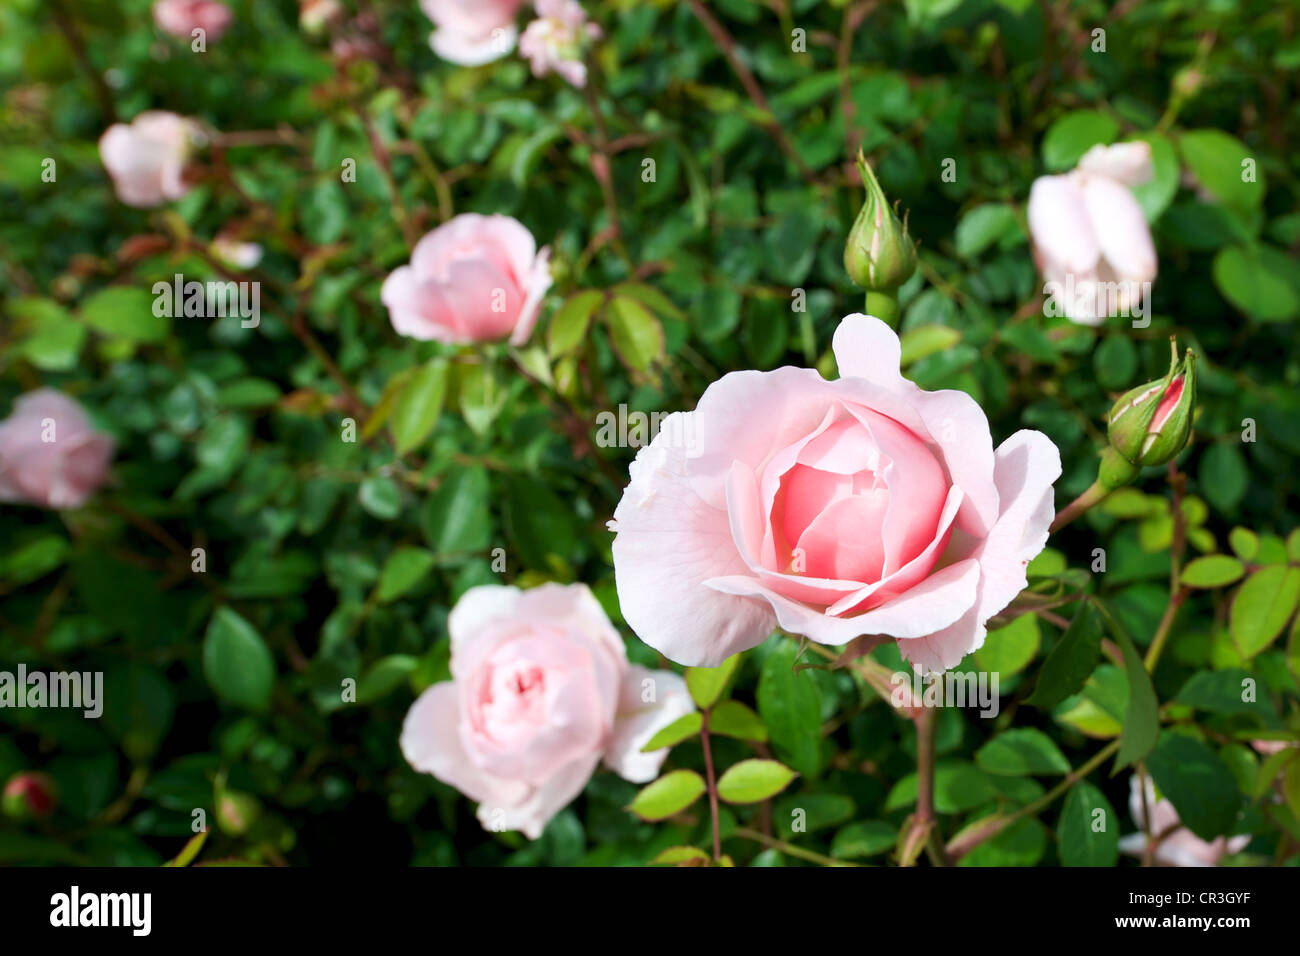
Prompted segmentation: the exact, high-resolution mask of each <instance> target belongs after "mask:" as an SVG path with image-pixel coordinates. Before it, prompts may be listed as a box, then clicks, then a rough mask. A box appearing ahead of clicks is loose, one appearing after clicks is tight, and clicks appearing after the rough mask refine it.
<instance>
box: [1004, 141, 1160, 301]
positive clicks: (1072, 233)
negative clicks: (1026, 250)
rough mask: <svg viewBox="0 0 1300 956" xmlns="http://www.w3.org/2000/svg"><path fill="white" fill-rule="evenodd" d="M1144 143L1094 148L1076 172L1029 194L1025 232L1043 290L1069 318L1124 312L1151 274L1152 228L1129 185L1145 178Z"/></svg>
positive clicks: (1044, 179)
mask: <svg viewBox="0 0 1300 956" xmlns="http://www.w3.org/2000/svg"><path fill="white" fill-rule="evenodd" d="M1151 172H1152V167H1151V147H1150V145H1148V144H1147V143H1142V142H1134V143H1120V144H1118V145H1115V146H1094V147H1093V148H1092V149H1090V150H1088V152H1087V153H1086V154H1085V155H1084V157H1083V159H1081V160H1079V165H1078V168H1076V169H1075V170H1073V171H1072V172H1070V173H1067V174H1065V175H1063V176H1041V177H1039V178H1038V179H1036V180H1034V185H1033V188H1032V189H1030V191H1029V231H1030V234H1031V235H1032V237H1033V241H1034V256H1035V259H1036V260H1037V261H1038V266H1039V268H1040V269H1041V270H1042V273H1043V277H1044V278H1045V279H1046V280H1047V284H1048V292H1049V293H1050V294H1051V296H1052V298H1053V299H1054V300H1055V301H1056V303H1057V306H1058V307H1059V308H1060V309H1061V310H1062V311H1063V312H1064V313H1065V315H1067V316H1068V317H1069V318H1070V319H1072V320H1073V321H1075V322H1078V323H1080V324H1082V325H1100V324H1101V323H1102V321H1104V320H1105V318H1106V317H1107V316H1108V315H1117V314H1118V315H1127V314H1129V313H1130V311H1131V310H1132V309H1133V308H1134V307H1136V306H1137V305H1138V304H1139V303H1140V302H1141V299H1142V295H1143V287H1144V286H1145V285H1146V284H1149V283H1150V282H1151V281H1152V280H1154V279H1155V277H1156V250H1155V246H1154V245H1153V244H1152V242H1151V230H1150V228H1149V227H1148V226H1147V221H1146V216H1145V215H1144V214H1143V212H1142V207H1141V206H1140V205H1138V201H1137V199H1136V198H1135V197H1134V196H1133V193H1132V191H1131V190H1130V189H1129V187H1130V186H1136V185H1138V184H1140V183H1143V182H1146V181H1147V180H1148V179H1150V178H1151Z"/></svg>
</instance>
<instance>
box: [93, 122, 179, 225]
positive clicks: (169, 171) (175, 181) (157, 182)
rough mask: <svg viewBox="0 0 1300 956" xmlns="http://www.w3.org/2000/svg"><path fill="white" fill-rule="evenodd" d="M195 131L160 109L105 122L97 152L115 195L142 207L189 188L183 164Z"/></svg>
mask: <svg viewBox="0 0 1300 956" xmlns="http://www.w3.org/2000/svg"><path fill="white" fill-rule="evenodd" d="M198 133H199V129H198V124H196V123H195V122H194V121H193V120H189V119H185V118H184V117H182V116H177V115H176V114H175V113H166V112H163V111H161V110H150V111H147V112H144V113H141V114H140V115H139V116H137V117H136V118H135V119H134V120H132V121H131V123H130V125H126V124H124V123H114V124H113V125H112V126H110V127H109V128H108V130H107V131H106V132H105V133H104V135H103V136H101V137H100V139H99V155H100V158H101V159H102V160H103V161H104V168H105V169H107V170H108V175H109V176H110V177H111V178H112V180H113V188H114V189H116V190H117V198H118V199H120V200H122V202H124V203H126V204H127V205H128V206H137V207H148V206H158V205H161V204H162V203H164V202H167V201H168V200H172V199H180V198H181V197H182V196H184V195H185V194H186V193H187V192H189V186H188V185H186V183H185V179H184V173H185V164H186V162H187V161H188V159H189V154H190V149H191V147H192V145H193V143H194V140H195V139H196V138H197V136H198Z"/></svg>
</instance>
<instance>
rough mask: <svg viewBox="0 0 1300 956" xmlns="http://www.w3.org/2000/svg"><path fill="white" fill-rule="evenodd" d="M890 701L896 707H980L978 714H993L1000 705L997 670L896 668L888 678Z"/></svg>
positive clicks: (995, 713)
mask: <svg viewBox="0 0 1300 956" xmlns="http://www.w3.org/2000/svg"><path fill="white" fill-rule="evenodd" d="M889 683H890V684H891V685H892V686H893V690H892V691H890V693H889V702H890V704H892V705H893V706H894V707H895V708H897V709H900V710H902V709H905V708H913V707H979V715H980V716H981V717H996V716H997V715H998V711H999V710H1000V709H1001V704H1000V701H1001V698H1000V697H999V696H998V672H997V671H978V672H977V671H944V672H942V673H940V672H938V671H930V672H929V673H928V674H925V675H921V674H919V673H917V672H916V671H895V672H894V673H893V675H892V676H891V677H890V678H889Z"/></svg>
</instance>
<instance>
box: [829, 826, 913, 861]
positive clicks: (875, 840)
mask: <svg viewBox="0 0 1300 956" xmlns="http://www.w3.org/2000/svg"><path fill="white" fill-rule="evenodd" d="M897 841H898V830H897V828H896V827H894V826H891V825H890V824H888V823H886V822H885V821H884V820H860V821H858V822H857V823H850V824H849V825H848V826H846V827H844V828H843V829H841V830H839V831H838V832H837V833H836V834H835V838H834V839H833V840H831V856H833V857H835V859H837V860H857V859H862V858H863V857H868V856H876V855H877V854H880V853H884V852H885V851H886V850H890V849H893V846H894V844H895V843H896V842H897Z"/></svg>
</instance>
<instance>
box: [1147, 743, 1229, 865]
mask: <svg viewBox="0 0 1300 956" xmlns="http://www.w3.org/2000/svg"><path fill="white" fill-rule="evenodd" d="M1147 769H1148V770H1150V771H1151V776H1152V778H1153V779H1154V780H1155V782H1156V786H1157V787H1159V788H1160V792H1161V793H1162V794H1164V795H1165V796H1166V797H1168V798H1169V801H1170V802H1171V803H1173V805H1174V809H1175V810H1177V811H1178V816H1179V818H1180V819H1181V820H1182V822H1183V823H1184V824H1185V825H1186V826H1187V828H1188V829H1189V830H1191V831H1192V832H1193V833H1195V834H1196V835H1197V836H1198V837H1200V838H1201V839H1202V840H1213V839H1214V838H1215V837H1219V836H1223V835H1224V834H1225V833H1227V832H1228V831H1229V830H1231V829H1232V826H1233V824H1234V823H1235V822H1236V819H1237V807H1238V803H1239V798H1238V795H1237V784H1236V781H1235V780H1234V779H1233V776H1232V771H1231V770H1230V769H1228V765H1227V764H1225V763H1224V762H1223V761H1222V760H1221V759H1220V758H1219V755H1218V754H1216V753H1215V752H1214V751H1213V750H1212V749H1210V747H1208V746H1207V745H1206V744H1203V743H1202V742H1201V741H1199V740H1196V739H1195V738H1193V737H1189V736H1187V735H1186V734H1177V733H1172V732H1165V733H1163V734H1161V735H1160V740H1159V742H1158V743H1157V744H1156V748H1155V750H1153V751H1151V754H1150V756H1148V757H1147Z"/></svg>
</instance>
